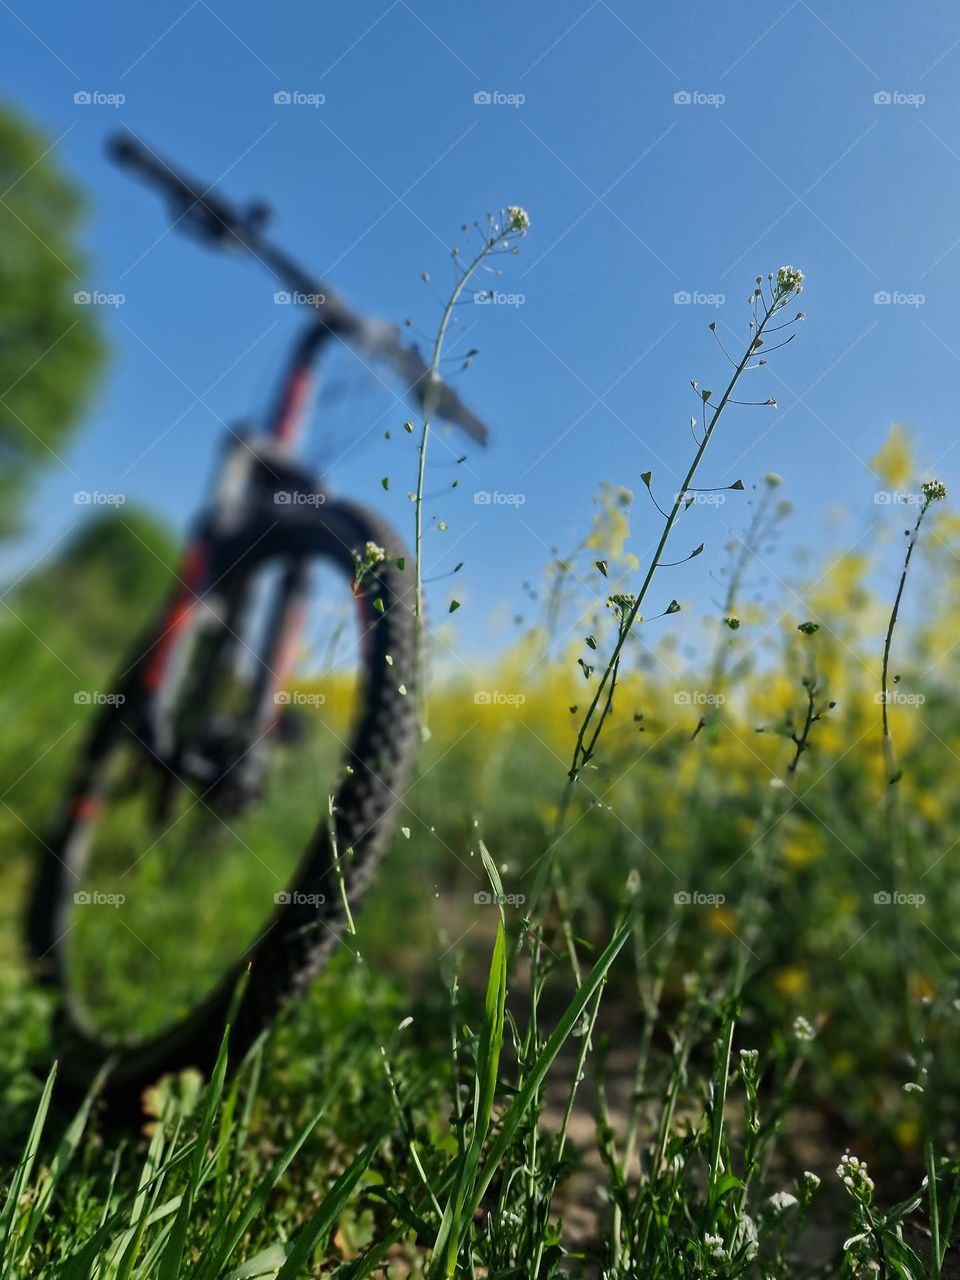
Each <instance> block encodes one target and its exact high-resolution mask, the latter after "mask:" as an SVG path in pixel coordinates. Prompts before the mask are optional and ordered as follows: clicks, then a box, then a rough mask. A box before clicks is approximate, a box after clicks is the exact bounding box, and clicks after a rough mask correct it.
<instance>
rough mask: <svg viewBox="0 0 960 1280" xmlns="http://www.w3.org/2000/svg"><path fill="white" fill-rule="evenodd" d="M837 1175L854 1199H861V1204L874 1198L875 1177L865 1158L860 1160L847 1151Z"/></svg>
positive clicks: (867, 1202) (842, 1157)
mask: <svg viewBox="0 0 960 1280" xmlns="http://www.w3.org/2000/svg"><path fill="white" fill-rule="evenodd" d="M837 1176H838V1177H839V1178H840V1180H841V1181H842V1182H843V1185H844V1186H845V1187H846V1188H847V1190H848V1191H849V1192H850V1194H851V1195H852V1196H853V1198H854V1200H859V1201H860V1203H861V1204H869V1203H870V1201H871V1200H872V1199H873V1179H872V1178H871V1177H870V1175H869V1174H868V1173H867V1164H866V1161H865V1160H858V1159H857V1157H856V1156H852V1155H851V1154H850V1152H849V1151H848V1152H846V1154H845V1155H843V1156H841V1157H840V1163H839V1164H838V1165H837Z"/></svg>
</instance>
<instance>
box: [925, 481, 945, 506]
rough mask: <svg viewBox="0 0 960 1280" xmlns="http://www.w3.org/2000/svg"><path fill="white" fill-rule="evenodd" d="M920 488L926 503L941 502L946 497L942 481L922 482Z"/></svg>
mask: <svg viewBox="0 0 960 1280" xmlns="http://www.w3.org/2000/svg"><path fill="white" fill-rule="evenodd" d="M920 488H921V489H922V490H923V496H924V497H925V498H926V500H927V501H928V502H942V501H943V500H944V498H945V497H946V496H947V486H946V485H945V484H944V483H943V481H942V480H924V482H923V484H922V485H921V486H920Z"/></svg>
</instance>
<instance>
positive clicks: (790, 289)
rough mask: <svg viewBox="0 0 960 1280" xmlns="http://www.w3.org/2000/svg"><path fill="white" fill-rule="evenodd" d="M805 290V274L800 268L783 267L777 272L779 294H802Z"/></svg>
mask: <svg viewBox="0 0 960 1280" xmlns="http://www.w3.org/2000/svg"><path fill="white" fill-rule="evenodd" d="M802 289H803V272H802V271H801V270H800V268H799V267H781V268H780V270H779V271H778V272H777V292H778V293H800V292H801V291H802Z"/></svg>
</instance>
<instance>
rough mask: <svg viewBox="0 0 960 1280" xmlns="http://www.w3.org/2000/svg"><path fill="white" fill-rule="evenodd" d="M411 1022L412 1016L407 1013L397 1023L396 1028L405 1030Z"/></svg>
mask: <svg viewBox="0 0 960 1280" xmlns="http://www.w3.org/2000/svg"><path fill="white" fill-rule="evenodd" d="M412 1022H413V1018H412V1017H411V1016H409V1015H408V1016H407V1017H406V1018H404V1020H403V1021H402V1022H400V1023H398V1024H397V1030H398V1031H406V1029H407V1027H409V1026H410V1024H411V1023H412Z"/></svg>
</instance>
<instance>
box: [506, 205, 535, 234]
mask: <svg viewBox="0 0 960 1280" xmlns="http://www.w3.org/2000/svg"><path fill="white" fill-rule="evenodd" d="M507 217H508V218H509V219H510V230H511V231H519V232H520V234H521V235H523V234H524V233H525V232H527V231H529V230H530V215H529V213H527V211H526V209H521V208H520V206H519V205H518V204H508V205H507Z"/></svg>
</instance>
